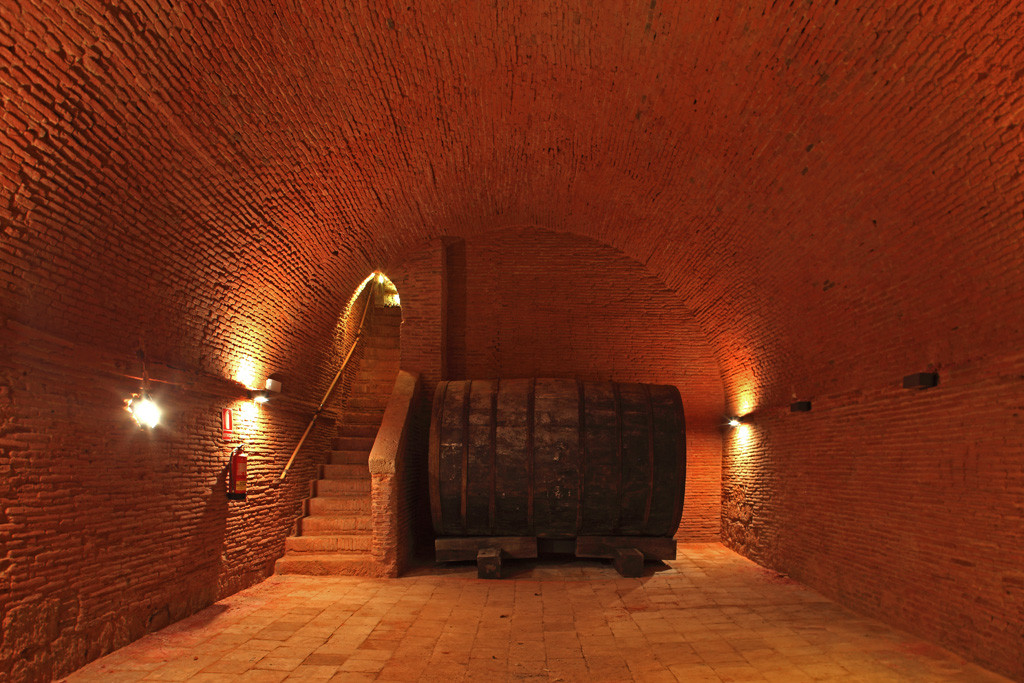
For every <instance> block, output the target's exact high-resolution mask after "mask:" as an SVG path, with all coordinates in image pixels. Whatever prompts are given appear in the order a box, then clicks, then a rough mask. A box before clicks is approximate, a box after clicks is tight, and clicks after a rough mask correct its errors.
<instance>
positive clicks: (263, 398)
mask: <svg viewBox="0 0 1024 683" xmlns="http://www.w3.org/2000/svg"><path fill="white" fill-rule="evenodd" d="M252 400H253V401H254V402H256V403H266V402H267V401H269V400H270V399H269V398H268V397H267V395H266V394H265V393H264V392H262V391H257V392H256V393H255V394H254V395H253V397H252Z"/></svg>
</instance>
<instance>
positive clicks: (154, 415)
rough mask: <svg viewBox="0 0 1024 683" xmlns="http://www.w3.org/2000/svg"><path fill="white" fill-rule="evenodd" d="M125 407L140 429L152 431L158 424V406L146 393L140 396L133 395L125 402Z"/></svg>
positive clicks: (159, 413) (159, 412)
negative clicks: (144, 428)
mask: <svg viewBox="0 0 1024 683" xmlns="http://www.w3.org/2000/svg"><path fill="white" fill-rule="evenodd" d="M125 407H126V408H127V409H128V412H129V413H131V414H132V417H133V418H135V422H136V423H137V424H138V425H139V426H140V427H146V428H148V429H152V428H153V427H156V426H157V425H158V424H160V415H161V411H160V406H158V405H157V404H156V402H155V401H153V399H152V398H150V397H149V394H147V393H143V394H142V395H141V396H140V395H138V394H133V395H132V397H131V398H130V399H128V400H127V401H125Z"/></svg>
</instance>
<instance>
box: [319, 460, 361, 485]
mask: <svg viewBox="0 0 1024 683" xmlns="http://www.w3.org/2000/svg"><path fill="white" fill-rule="evenodd" d="M368 460H369V454H367V455H366V456H364V458H363V462H361V463H341V462H338V463H335V462H332V463H330V464H327V465H324V467H330V468H331V470H330V474H331V476H330V477H324V478H325V479H353V480H362V479H366V480H367V481H369V479H370V470H369V467H368V466H367V464H366V463H367V461H368Z"/></svg>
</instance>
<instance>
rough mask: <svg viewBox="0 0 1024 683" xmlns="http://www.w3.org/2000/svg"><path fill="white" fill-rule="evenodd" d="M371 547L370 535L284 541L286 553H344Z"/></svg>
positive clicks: (305, 537) (297, 537)
mask: <svg viewBox="0 0 1024 683" xmlns="http://www.w3.org/2000/svg"><path fill="white" fill-rule="evenodd" d="M372 546H373V537H372V536H371V535H370V534H364V533H355V534H340V535H337V536H289V537H288V538H286V539H284V551H285V552H286V553H339V552H341V553H346V552H364V551H369V550H370V549H371V548H372Z"/></svg>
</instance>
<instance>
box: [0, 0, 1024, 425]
mask: <svg viewBox="0 0 1024 683" xmlns="http://www.w3.org/2000/svg"><path fill="white" fill-rule="evenodd" d="M1022 7H1024V5H1022V4H1021V3H1017V2H1009V3H991V2H977V3H965V2H954V1H952V0H948V1H945V2H918V1H913V2H898V3H896V2H880V1H875V2H821V3H818V2H805V1H798V2H764V3H746V2H710V1H703V2H675V3H668V2H654V1H652V2H644V3H640V2H631V3H627V2H598V3H593V2H591V3H568V2H558V1H556V2H543V3H528V2H506V3H483V2H466V3H456V4H451V3H433V2H429V3H428V2H416V3H412V2H410V3H397V4H396V3H381V2H376V1H374V2H358V3H348V2H345V3H342V2H316V1H314V0H308V1H299V2H295V1H288V2H284V1H281V2H256V1H243V0H232V1H230V2H228V1H216V0H215V1H208V2H194V3H193V2H189V3H170V2H166V3H164V2H157V1H152V2H146V1H143V0H133V1H126V2H119V1H117V0H108V1H100V0H81V1H77V2H51V1H49V0H38V1H29V0H25V1H19V0H8V1H7V2H5V3H3V4H2V7H0V39H2V44H0V54H2V58H0V100H2V104H3V126H2V128H0V163H2V165H3V173H2V181H3V183H4V186H3V187H2V188H0V190H2V192H0V194H2V202H0V204H2V206H0V219H2V221H3V224H4V228H5V230H6V237H5V239H8V238H10V239H11V241H10V242H9V244H12V243H17V247H16V249H17V250H18V251H17V254H16V255H20V257H21V258H24V259H26V260H27V261H28V262H29V265H30V266H33V265H35V266H38V267H40V268H46V267H47V266H45V264H46V263H56V264H59V263H61V262H62V260H63V261H68V262H72V261H78V262H79V263H81V262H82V261H83V260H84V261H86V262H87V263H88V266H87V268H86V269H85V272H84V273H83V274H81V275H80V276H79V278H78V284H79V285H80V286H81V287H83V288H90V287H91V288H97V287H102V286H103V284H104V283H105V282H108V281H111V280H112V281H115V282H121V283H123V282H131V281H132V278H133V277H136V276H137V277H140V278H145V277H157V276H159V278H160V279H161V281H162V282H163V283H164V285H163V290H161V292H158V293H154V294H153V297H154V310H158V309H159V308H160V306H161V305H162V301H163V298H162V297H165V298H170V297H171V294H167V293H166V292H167V291H170V292H174V293H184V294H189V293H191V294H192V295H193V299H194V300H195V301H197V302H198V303H195V304H190V306H194V307H195V310H192V309H191V308H190V309H189V314H192V315H195V316H197V317H202V316H204V315H206V314H208V313H209V311H208V310H206V309H204V308H203V306H204V304H203V301H204V300H205V301H207V302H208V306H207V308H209V307H212V306H213V305H214V304H213V303H210V302H213V301H214V300H215V299H216V298H217V296H218V294H217V291H216V290H215V289H214V288H213V287H212V285H210V283H212V282H213V281H215V280H217V278H218V277H221V275H223V273H225V272H232V273H237V274H238V276H239V278H240V279H241V280H244V281H249V280H251V279H253V278H256V277H259V278H260V279H261V280H262V281H264V282H269V283H274V282H283V281H284V279H282V278H277V280H275V279H274V278H273V277H267V273H273V272H275V271H281V272H285V270H287V273H288V275H289V278H287V279H288V282H287V283H285V284H274V285H273V287H272V291H270V292H267V291H261V290H257V289H254V288H253V287H255V286H254V285H248V286H249V287H250V289H246V286H247V285H241V286H240V287H241V289H240V290H239V291H240V296H243V297H245V296H249V297H257V296H264V297H265V296H277V295H281V296H292V295H295V296H298V295H302V296H306V297H308V298H309V300H310V301H313V302H314V304H315V305H323V306H328V305H331V306H336V305H337V304H338V302H340V301H342V300H343V299H344V297H346V296H347V295H348V293H349V292H351V288H352V286H354V284H355V283H356V282H358V281H359V280H360V279H361V278H362V277H363V275H364V274H365V273H366V272H367V271H368V269H370V268H373V267H375V266H378V265H384V264H386V263H388V262H390V261H392V260H394V259H397V258H400V257H401V255H402V254H403V253H404V252H405V251H407V250H409V249H412V248H414V245H416V244H418V243H421V242H422V241H423V240H424V239H429V238H432V237H437V236H444V235H451V236H460V235H469V234H474V233H478V232H481V231H484V230H499V229H502V228H508V227H522V226H537V227H539V228H543V229H547V230H553V231H559V232H569V233H577V234H579V235H582V236H585V237H589V238H593V239H596V240H599V241H601V242H604V243H605V244H607V245H610V246H612V247H614V248H616V249H618V250H620V251H621V252H623V253H624V254H626V255H627V256H628V257H630V258H632V259H635V260H636V261H639V262H640V263H641V264H644V265H645V266H646V267H647V268H648V269H649V270H650V272H652V273H653V274H654V275H655V276H657V277H658V278H660V279H661V280H662V281H663V282H665V283H666V284H667V285H668V286H669V287H670V288H671V289H673V290H675V291H676V292H678V294H679V295H680V296H681V297H682V299H683V301H685V303H686V304H687V306H688V307H689V308H690V309H691V310H692V311H693V313H694V315H695V316H696V318H697V320H698V321H699V322H700V324H701V325H702V327H703V329H704V331H705V333H706V335H707V336H708V338H709V340H710V341H711V344H712V346H713V348H714V351H715V354H716V356H717V358H718V361H719V363H720V365H721V369H722V372H723V376H724V378H725V380H726V389H727V393H729V395H730V401H731V402H732V403H733V404H734V406H733V407H736V405H735V404H736V403H737V401H738V400H739V397H740V395H741V394H742V392H743V391H744V389H745V387H747V386H748V385H749V386H756V387H758V388H757V389H756V392H757V393H759V395H758V396H757V397H755V398H756V402H761V403H764V402H772V401H781V402H788V400H789V398H790V396H791V395H792V394H800V395H810V394H814V393H815V392H822V391H828V390H831V389H836V388H850V386H851V384H850V380H849V379H848V377H849V369H850V368H851V367H854V368H858V372H859V378H860V380H859V381H868V380H867V379H865V378H866V377H869V376H871V373H877V375H878V377H886V378H889V379H891V377H892V376H893V375H894V374H895V375H898V374H899V373H900V372H902V371H907V372H909V371H912V370H917V369H921V368H923V367H925V366H926V365H927V364H941V363H942V362H944V361H948V360H949V359H956V360H957V361H967V360H969V359H970V358H971V353H972V352H971V349H973V348H975V347H977V346H984V347H985V348H987V349H988V350H989V351H992V350H994V349H997V348H999V347H1001V346H1008V345H1009V344H1010V343H1015V341H1016V340H1018V339H1019V338H1020V331H1021V330H1020V322H1019V320H1020V316H1019V314H1020V313H1021V311H1022V294H1024V278H1022V277H1021V276H1020V274H1019V269H1018V268H1017V266H1018V265H1019V264H1020V263H1021V262H1022V259H1024V254H1022V246H1021V244H1022V242H1021V239H1020V219H1021V211H1022V197H1024V193H1022V184H1024V181H1022V179H1021V174H1020V171H1019V162H1020V156H1021V152H1022V145H1021V119H1022V117H1024V55H1022V54H1021V53H1022V48H1024V40H1022V38H1024V28H1022V26H1024V19H1022V16H1021V9H1022ZM57 235H59V236H60V237H59V238H58V237H56V236H57ZM138 242H142V243H146V244H151V245H155V248H154V249H153V250H152V251H151V252H148V253H145V254H144V253H143V251H140V250H135V251H131V250H128V249H126V248H124V246H123V245H124V244H128V243H138ZM224 253H229V254H234V256H235V258H234V259H233V260H232V261H231V262H230V263H228V264H225V261H224ZM33 259H38V262H35V261H34V260H33ZM55 267H56V266H55ZM183 270H187V271H188V272H189V277H188V278H184V277H180V276H177V275H175V274H176V273H180V272H181V271H183ZM197 281H198V282H199V284H195V283H196V282H197ZM297 282H301V283H303V284H302V286H301V287H300V286H299V285H298V284H296V283H297ZM203 283H206V284H203ZM35 286H36V285H35V283H34V282H32V281H31V280H19V281H17V282H8V283H7V288H8V290H9V292H11V293H12V296H11V297H6V298H7V300H6V301H5V303H4V307H5V309H7V310H8V312H10V310H11V309H12V308H13V309H14V310H17V311H19V313H20V314H21V316H22V317H25V316H29V317H32V316H36V317H39V318H40V321H38V322H39V323H40V324H41V325H43V326H45V322H44V319H45V315H46V312H45V311H35V310H34V309H33V307H32V303H33V301H34V300H35V299H34V298H35V297H36V296H37V294H36V292H35V290H34V287H35ZM267 286H271V285H267ZM335 293H337V297H338V299H337V301H328V299H330V297H331V296H335ZM109 296H110V301H111V303H110V305H111V306H112V307H114V308H115V309H116V308H117V306H118V305H119V304H118V301H119V297H120V298H124V297H127V296H128V295H127V294H119V293H117V292H112V293H111V294H110V295H109ZM317 301H319V302H321V303H319V304H316V303H315V302H317ZM314 304H311V305H314ZM125 306H126V307H127V304H125ZM1008 314H1010V315H1008ZM1013 314H1016V315H1013ZM154 315H155V314H154ZM908 368H909V369H908Z"/></svg>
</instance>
